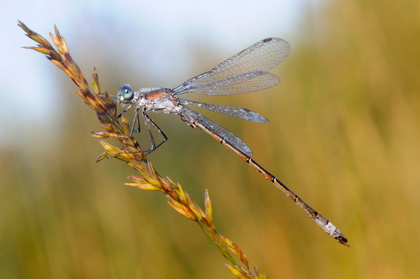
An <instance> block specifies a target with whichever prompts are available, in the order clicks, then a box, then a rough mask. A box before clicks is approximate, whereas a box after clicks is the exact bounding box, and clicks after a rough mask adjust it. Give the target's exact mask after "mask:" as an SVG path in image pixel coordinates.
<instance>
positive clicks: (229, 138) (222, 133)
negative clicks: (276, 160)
mask: <svg viewBox="0 0 420 279" xmlns="http://www.w3.org/2000/svg"><path fill="white" fill-rule="evenodd" d="M196 117H197V120H196V121H197V122H200V123H201V124H202V125H203V126H204V127H205V128H206V129H207V130H208V131H210V132H212V133H214V134H216V135H218V136H219V137H221V138H222V139H224V140H225V141H226V143H227V144H230V145H232V146H234V147H235V148H237V149H239V150H240V151H242V152H243V153H245V154H247V155H248V156H250V157H251V156H252V154H253V153H252V150H251V148H249V147H248V145H246V143H245V142H243V141H242V140H241V139H240V138H238V137H237V136H235V135H234V134H233V133H232V132H230V131H228V130H226V129H225V128H223V127H222V126H220V125H219V124H216V123H214V122H213V121H211V120H210V119H208V118H206V117H204V116H202V115H201V114H197V115H196ZM199 128H201V127H199ZM201 129H202V128H201ZM205 132H206V131H205Z"/></svg>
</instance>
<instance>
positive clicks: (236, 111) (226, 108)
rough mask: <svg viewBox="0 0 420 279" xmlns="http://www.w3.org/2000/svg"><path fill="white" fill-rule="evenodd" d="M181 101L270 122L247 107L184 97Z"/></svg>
mask: <svg viewBox="0 0 420 279" xmlns="http://www.w3.org/2000/svg"><path fill="white" fill-rule="evenodd" d="M179 101H180V102H181V103H182V104H184V105H196V106H199V107H202V108H204V109H207V110H211V111H214V112H217V113H221V114H225V115H229V116H233V117H237V118H241V119H245V120H248V121H252V122H260V123H268V122H269V121H268V119H267V118H265V117H264V116H262V115H260V114H259V113H256V112H254V111H252V110H249V109H245V108H240V107H231V106H224V105H218V104H206V103H202V102H196V101H192V100H184V99H179Z"/></svg>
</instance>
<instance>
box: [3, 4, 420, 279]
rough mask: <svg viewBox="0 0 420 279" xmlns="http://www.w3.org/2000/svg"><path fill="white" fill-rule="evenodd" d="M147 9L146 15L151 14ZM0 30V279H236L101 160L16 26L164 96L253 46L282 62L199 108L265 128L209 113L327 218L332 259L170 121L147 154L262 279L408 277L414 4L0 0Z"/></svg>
mask: <svg viewBox="0 0 420 279" xmlns="http://www.w3.org/2000/svg"><path fill="white" fill-rule="evenodd" d="M151 2H153V3H151ZM1 13H2V16H1V17H0V22H1V27H0V28H1V30H2V43H1V52H0V56H1V57H0V61H1V65H2V66H1V70H0V71H1V75H0V88H1V91H0V92H1V93H0V94H1V101H0V106H1V107H0V125H1V129H2V131H1V133H0V156H1V157H0V278H233V276H232V275H231V273H230V272H229V270H228V269H227V268H226V267H224V266H223V263H225V262H226V261H225V260H224V258H223V257H222V256H221V255H220V253H219V252H218V251H217V249H216V248H215V247H214V246H213V245H212V243H211V242H210V241H209V240H208V239H207V238H206V236H205V235H204V234H203V233H202V232H201V230H200V228H199V227H198V226H197V225H196V224H195V223H194V222H191V221H189V220H186V219H185V218H183V217H181V216H180V215H179V214H178V213H176V212H175V211H174V210H172V209H171V208H170V207H169V206H168V205H167V204H166V201H165V198H164V197H163V196H162V195H161V194H159V193H154V192H146V191H141V190H139V189H137V188H130V187H128V186H123V183H124V182H127V179H126V177H127V176H128V175H131V174H134V172H133V170H132V169H130V168H129V167H128V166H126V165H124V164H123V163H121V162H119V161H117V160H106V161H103V162H101V163H99V164H96V163H94V159H95V158H96V156H97V155H98V154H100V153H101V152H102V149H101V147H100V145H99V144H98V143H97V140H96V139H94V138H91V137H90V133H91V132H92V131H99V128H98V126H97V124H98V122H97V120H96V117H95V115H94V113H92V111H91V110H90V109H89V108H88V107H87V106H86V105H84V103H83V102H81V100H80V99H79V97H78V96H77V95H76V94H74V89H75V86H74V85H73V84H72V82H71V81H70V80H68V79H67V77H66V76H65V75H64V73H62V72H61V71H60V70H59V69H58V68H56V67H55V66H54V65H52V63H50V62H49V61H48V60H47V59H45V57H43V56H42V55H41V54H39V53H35V52H33V51H29V50H24V49H20V47H21V46H28V45H33V42H32V41H30V40H29V39H28V38H26V37H25V36H24V33H23V31H22V30H20V29H19V28H18V27H17V25H16V24H17V20H18V19H19V20H21V21H23V22H24V23H25V24H27V25H28V26H29V27H30V28H32V29H33V30H35V31H37V32H39V33H40V34H42V35H44V36H46V35H47V34H48V32H52V31H53V25H54V24H57V26H58V27H59V29H60V31H61V33H62V34H63V35H64V36H65V38H66V39H67V42H68V44H69V46H70V51H71V52H72V55H73V57H74V58H75V59H76V61H77V62H78V63H79V66H80V67H81V68H82V70H83V71H84V73H85V75H86V76H87V77H90V74H91V73H92V70H93V67H94V66H96V67H97V69H98V73H99V78H100V82H101V86H102V89H104V90H107V91H108V92H109V93H114V92H116V91H117V90H118V87H119V86H120V85H122V84H124V83H130V84H131V85H132V86H133V87H134V88H140V87H155V86H161V87H175V86H177V85H179V84H180V83H181V82H183V81H184V80H186V79H188V78H190V77H192V76H194V75H196V74H199V73H201V72H203V71H206V70H208V69H210V68H212V67H213V66H215V65H216V64H217V63H219V62H221V61H222V60H223V59H225V58H228V57H229V56H230V55H233V54H235V53H236V52H238V51H240V50H242V49H243V48H245V47H247V46H249V45H251V44H252V43H255V42H257V41H258V40H260V39H263V38H266V37H270V36H276V37H282V38H284V39H286V40H287V41H289V42H290V43H291V45H292V52H291V55H290V56H289V57H288V58H287V59H286V60H285V61H284V62H283V63H282V64H281V65H280V66H279V67H277V68H276V69H275V70H274V71H273V72H275V73H276V74H278V75H279V76H280V78H281V79H282V83H281V84H280V85H279V86H276V87H275V88H272V89H270V90H266V91H264V92H258V93H251V94H244V95H238V96H226V97H207V96H198V98H195V99H198V100H201V101H207V102H213V103H223V104H226V105H235V106H243V107H246V108H250V109H252V110H254V111H257V112H260V113H261V114H263V115H264V116H266V117H267V118H269V119H270V121H271V122H270V124H268V125H263V124H256V123H248V122H246V121H242V120H238V119H229V117H226V116H219V115H213V114H211V113H209V114H207V115H208V116H210V117H212V119H215V120H216V121H218V122H219V123H221V124H223V125H224V126H225V127H227V128H228V129H230V130H232V131H233V132H235V133H236V134H237V135H239V136H240V137H241V138H242V139H244V140H245V141H246V142H247V143H248V145H249V146H250V147H251V148H252V149H253V151H254V153H255V156H254V158H255V159H256V160H257V161H258V162H260V163H261V164H262V165H263V166H266V167H267V168H268V169H269V170H270V171H271V172H273V173H274V174H276V175H277V176H278V177H279V178H280V179H282V180H283V181H284V182H285V183H286V184H287V185H289V186H290V187H291V188H292V189H293V190H294V191H295V192H296V193H297V194H299V195H300V196H301V197H302V198H303V199H304V200H305V201H307V202H308V203H309V204H311V205H312V206H313V207H314V208H315V209H317V210H318V211H320V212H321V213H322V214H324V215H325V216H326V217H327V218H329V219H330V220H331V221H332V222H333V223H334V224H335V225H337V226H338V227H339V228H340V229H341V230H342V231H343V232H344V233H345V234H346V236H347V237H348V238H349V241H350V244H351V245H352V247H351V248H347V247H344V246H342V245H340V244H338V243H337V242H336V241H334V240H333V239H332V238H330V237H329V236H328V235H326V234H325V233H324V232H323V231H322V230H320V229H319V228H318V227H317V226H316V225H315V224H314V223H313V222H312V221H311V220H310V219H309V218H308V217H307V216H306V215H305V214H304V213H303V212H302V211H301V210H300V209H299V208H297V207H296V206H295V205H294V204H293V203H292V202H290V201H289V200H288V199H287V198H286V197H284V196H283V194H282V193H280V192H279V191H278V190H276V189H275V188H274V187H273V186H272V185H271V184H270V183H268V182H267V181H265V180H264V179H263V178H262V177H261V176H260V175H259V174H258V173H257V172H255V171H254V170H253V169H251V168H250V167H248V166H247V165H246V164H245V163H244V162H243V161H242V160H240V159H239V158H237V157H236V156H235V155H234V154H233V153H232V152H230V151H228V150H227V149H225V148H223V147H222V146H220V145H219V144H218V143H217V142H215V141H214V140H213V139H211V138H210V137H208V136H207V135H205V134H204V133H202V132H200V131H196V130H193V129H191V128H189V127H188V126H187V125H185V124H184V123H183V122H182V121H180V120H179V119H178V118H177V117H175V116H168V115H158V114H156V115H153V117H154V119H155V120H156V122H158V123H159V125H160V126H161V128H162V129H164V131H165V132H166V134H167V135H168V136H169V138H170V140H169V142H168V143H166V144H165V145H164V146H162V147H161V148H159V149H158V151H156V152H154V153H153V154H151V155H150V156H149V158H150V160H151V161H152V162H153V164H154V165H155V167H156V168H157V170H158V171H159V173H160V174H161V175H164V176H166V175H167V176H169V177H170V178H171V179H172V180H174V181H176V182H180V183H181V184H182V185H183V187H184V188H185V189H186V191H187V192H189V193H190V194H191V195H192V196H193V198H194V199H195V200H196V201H197V202H202V201H203V193H204V190H205V189H208V190H209V193H210V196H211V198H212V200H213V205H214V209H215V218H216V222H217V227H218V230H219V232H220V233H221V234H223V235H225V236H227V237H229V238H230V239H232V240H233V241H234V242H235V243H237V244H238V245H239V246H240V247H241V248H242V249H243V251H244V252H245V253H246V254H247V255H248V259H249V260H250V262H251V264H252V265H257V266H258V267H259V269H260V270H262V271H263V272H265V273H266V274H267V275H268V276H270V278H419V277H420V266H419V262H420V256H419V255H420V253H419V251H420V220H419V213H420V202H419V197H420V189H419V188H420V187H419V181H420V169H419V167H420V96H419V91H420V78H419V66H420V55H419V53H420V52H419V50H420V47H419V43H420V2H419V1H415V0H408V1H387V0H386V1H362V0H355V1H303V0H301V1H286V0H283V1H274V0H273V1H252V2H250V1H54V2H51V1H37V2H34V1H8V2H7V3H3V4H2V12H1Z"/></svg>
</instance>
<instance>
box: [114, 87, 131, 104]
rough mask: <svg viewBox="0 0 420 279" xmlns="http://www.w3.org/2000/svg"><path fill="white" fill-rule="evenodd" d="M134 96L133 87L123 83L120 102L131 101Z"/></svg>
mask: <svg viewBox="0 0 420 279" xmlns="http://www.w3.org/2000/svg"><path fill="white" fill-rule="evenodd" d="M133 97H134V92H133V89H132V88H131V87H130V86H129V85H123V86H121V87H120V91H119V92H118V96H117V99H118V101H119V102H120V103H123V104H126V103H129V102H130V101H131V100H132V99H133Z"/></svg>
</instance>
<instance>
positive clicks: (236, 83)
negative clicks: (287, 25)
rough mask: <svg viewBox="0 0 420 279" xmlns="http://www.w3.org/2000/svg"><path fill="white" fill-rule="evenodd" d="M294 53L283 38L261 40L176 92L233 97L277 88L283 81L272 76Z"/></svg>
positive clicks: (175, 90) (185, 83)
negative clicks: (274, 70) (233, 95)
mask: <svg viewBox="0 0 420 279" xmlns="http://www.w3.org/2000/svg"><path fill="white" fill-rule="evenodd" d="M289 53H290V45H289V43H288V42H286V41H285V40H283V39H279V38H267V39H264V40H262V41H259V42H257V43H255V44H253V45H252V46H250V47H248V48H246V49H244V50H243V51H241V52H239V53H237V54H235V55H234V56H232V57H231V58H229V59H227V60H225V61H224V62H222V63H220V64H219V65H217V66H216V67H214V68H213V69H212V70H210V71H208V72H205V73H203V74H201V75H198V76H196V77H193V78H191V79H189V80H187V81H186V82H184V83H183V84H181V85H180V86H178V87H176V88H175V89H174V92H175V94H176V95H180V94H185V93H190V92H191V93H198V94H206V95H229V94H239V93H247V92H253V91H259V90H263V89H266V88H269V87H271V86H274V85H276V84H277V83H278V82H279V81H280V80H279V78H278V77H277V76H275V75H273V74H271V73H268V71H269V70H271V69H273V68H274V67H275V66H277V65H278V64H279V63H280V62H282V61H283V60H284V59H285V58H286V57H287V55H289Z"/></svg>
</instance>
